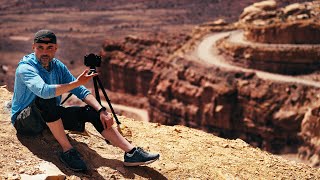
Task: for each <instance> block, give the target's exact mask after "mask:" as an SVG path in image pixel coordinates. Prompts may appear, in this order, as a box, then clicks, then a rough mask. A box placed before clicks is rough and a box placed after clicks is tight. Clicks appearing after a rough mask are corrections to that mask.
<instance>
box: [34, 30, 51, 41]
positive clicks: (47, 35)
mask: <svg viewBox="0 0 320 180" xmlns="http://www.w3.org/2000/svg"><path fill="white" fill-rule="evenodd" d="M33 42H34V43H45V44H48V43H52V44H57V37H56V35H55V34H54V33H53V32H52V31H51V30H47V29H42V30H40V31H38V32H37V33H36V34H35V35H34V40H33Z"/></svg>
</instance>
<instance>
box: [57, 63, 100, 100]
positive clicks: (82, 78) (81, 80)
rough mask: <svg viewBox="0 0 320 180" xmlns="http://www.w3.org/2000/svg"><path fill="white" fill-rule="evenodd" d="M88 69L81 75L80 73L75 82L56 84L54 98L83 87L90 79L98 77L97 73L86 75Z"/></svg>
mask: <svg viewBox="0 0 320 180" xmlns="http://www.w3.org/2000/svg"><path fill="white" fill-rule="evenodd" d="M88 72H89V69H86V70H85V71H83V73H81V74H80V75H79V77H78V78H77V80H75V81H72V82H70V83H67V84H57V85H56V93H55V95H56V96H60V95H61V94H63V93H66V92H69V91H71V90H72V89H74V88H76V87H78V86H80V85H84V84H86V83H87V82H88V81H89V80H90V79H91V78H93V77H94V76H96V75H98V73H92V74H90V75H89V74H88Z"/></svg>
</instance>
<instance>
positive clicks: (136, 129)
mask: <svg viewBox="0 0 320 180" xmlns="http://www.w3.org/2000/svg"><path fill="white" fill-rule="evenodd" d="M11 98H12V93H10V92H9V91H8V90H7V89H5V88H0V116H1V119H0V123H1V126H0V132H1V134H0V137H1V138H0V151H1V155H0V174H1V175H0V178H2V179H32V178H33V179H36V178H38V179H44V178H45V177H47V176H51V177H55V178H56V179H58V178H59V177H60V178H61V179H63V178H65V177H66V179H319V178H320V171H319V169H316V168H311V167H310V166H308V165H305V164H302V163H297V162H295V161H289V160H286V159H284V158H282V157H279V156H275V155H272V154H270V153H268V152H264V151H261V150H260V149H258V148H254V147H252V146H250V145H249V144H247V143H245V142H244V141H242V140H240V139H236V140H227V139H223V138H219V137H217V136H214V135H212V134H208V133H205V132H203V131H199V130H195V129H191V128H187V127H184V126H164V125H160V124H157V123H148V122H141V121H134V120H133V119H128V118H126V117H123V116H121V117H120V120H121V121H122V123H123V124H124V125H125V126H127V127H126V128H125V129H124V131H123V132H124V135H125V136H126V137H127V138H128V140H130V141H132V142H133V144H135V145H138V146H141V147H144V148H145V149H147V150H149V151H153V152H159V153H160V154H161V157H160V160H159V161H157V162H155V163H153V164H151V165H148V166H143V167H134V168H127V167H124V166H123V164H122V161H123V152H122V151H121V150H119V149H118V148H115V147H113V146H111V145H107V144H106V143H105V142H104V141H103V139H101V136H99V134H98V133H96V131H94V129H93V127H92V126H90V125H88V126H87V128H86V130H87V132H88V135H79V134H74V133H70V132H69V133H68V136H69V139H70V141H71V143H72V144H73V145H74V146H75V147H76V148H77V149H78V150H79V151H80V152H81V154H82V156H83V158H84V160H85V161H86V162H87V164H88V166H89V170H88V171H87V172H86V173H75V172H73V171H71V170H69V169H67V168H66V167H65V166H64V165H63V164H62V163H61V162H60V161H59V159H58V154H59V152H60V150H61V149H60V147H59V145H58V143H57V142H56V141H54V139H53V137H52V135H51V134H50V133H49V132H46V131H45V132H44V133H43V134H42V135H39V136H36V137H22V136H17V135H16V131H15V129H14V128H13V127H12V125H11V124H10V118H9V110H8V108H7V107H8V102H9V101H10V99H11Z"/></svg>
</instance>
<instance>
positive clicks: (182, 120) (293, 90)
mask: <svg viewBox="0 0 320 180" xmlns="http://www.w3.org/2000/svg"><path fill="white" fill-rule="evenodd" d="M268 2H269V1H268ZM270 2H271V1H270ZM256 6H257V8H258V7H259V8H260V9H262V10H263V11H264V10H268V11H270V10H274V9H275V7H274V4H272V3H270V4H268V5H263V3H261V4H258V5H257V4H256ZM285 9H287V10H286V13H287V14H290V13H291V11H292V10H289V8H285ZM312 12H313V11H312ZM249 14H250V13H249ZM293 14H294V13H293ZM243 16H244V15H243ZM244 17H247V15H246V16H244ZM253 21H254V20H253ZM241 23H244V22H241ZM245 23H249V20H248V22H245ZM311 26H312V25H311ZM206 27H207V28H209V29H210V30H208V29H207V30H205V28H206ZM223 27H226V30H230V29H232V28H234V27H235V26H228V25H226V24H225V22H223V21H222V20H220V21H217V22H215V23H207V24H206V25H203V26H200V27H199V28H198V29H197V31H195V32H197V33H200V34H201V32H200V31H202V30H203V31H205V32H213V31H214V32H216V30H217V31H221V30H222V29H223ZM198 35H199V34H191V35H176V36H170V37H167V38H166V37H164V36H161V35H159V36H156V37H148V38H140V37H139V38H138V37H127V38H126V39H125V40H124V41H123V42H111V41H107V42H106V43H105V44H104V46H103V51H102V53H101V54H102V55H103V59H104V61H103V64H102V69H103V71H102V75H103V76H104V77H106V78H105V80H104V83H105V85H106V87H107V88H108V89H110V90H112V91H114V92H120V93H129V94H131V95H135V96H136V97H134V98H133V99H132V100H131V101H135V99H136V98H139V97H146V98H147V101H148V102H147V105H146V106H144V107H147V108H148V111H149V116H150V120H151V121H152V122H159V123H161V124H168V125H176V124H179V125H185V126H189V127H193V128H197V129H202V130H204V131H207V132H210V133H214V134H217V135H219V136H221V137H227V138H241V139H243V140H245V141H247V142H249V143H250V144H252V145H254V146H257V147H260V148H262V149H265V150H268V151H270V152H274V153H283V152H297V151H298V148H299V147H300V150H299V151H300V152H301V154H303V153H305V152H308V153H305V154H307V155H305V156H304V157H305V158H306V159H310V160H311V159H313V160H312V161H314V163H313V165H315V166H316V165H318V164H317V163H318V162H320V159H319V158H318V159H317V158H316V156H313V155H314V154H316V153H315V152H316V151H317V150H316V149H314V150H311V149H312V147H315V146H316V145H315V143H314V142H313V141H312V143H310V142H311V141H309V140H308V139H310V138H308V136H311V137H313V136H314V135H313V134H311V135H310V133H309V134H308V133H307V134H306V133H305V132H304V130H303V129H304V128H305V127H306V126H307V125H305V124H308V123H305V121H306V120H303V119H304V117H305V116H306V115H305V114H306V113H307V109H308V108H310V107H312V108H314V107H316V102H318V101H319V97H318V96H317V94H319V92H320V89H319V88H316V87H313V86H306V85H303V84H299V83H284V82H280V81H271V80H264V79H260V78H258V77H257V76H256V75H255V73H247V72H242V71H229V70H225V69H223V68H219V67H215V66H208V65H204V64H203V63H198V62H196V61H197V59H196V58H194V57H193V58H192V56H191V55H190V54H192V51H193V49H192V45H195V43H194V41H193V38H194V37H196V38H197V39H199V38H201V37H204V36H205V34H201V36H198ZM191 42H192V43H191ZM227 42H228V41H223V40H222V41H221V42H220V44H223V43H224V44H223V46H219V44H218V46H219V48H220V49H221V50H223V51H224V52H231V53H233V54H232V55H231V56H233V58H234V59H236V60H237V61H241V60H242V59H243V58H244V59H245V58H247V59H250V58H252V59H253V58H255V59H258V60H260V62H262V63H260V64H259V63H257V64H258V65H259V67H261V68H262V70H269V71H271V72H283V73H286V74H299V73H304V72H310V71H313V70H317V67H318V66H317V64H313V63H315V61H316V59H317V57H318V56H319V54H318V53H319V51H318V50H319V47H318V46H312V47H311V48H310V47H306V46H301V47H300V46H298V45H297V47H298V48H297V47H296V46H295V45H292V46H290V47H289V46H281V47H280V48H279V46H277V45H275V46H273V45H270V46H267V47H262V48H259V47H260V46H259V43H255V44H254V42H251V43H253V45H252V44H249V45H250V46H244V47H241V46H240V48H238V46H237V47H233V45H234V44H227ZM242 43H243V42H242ZM182 44H189V45H191V46H190V47H189V51H188V50H187V48H186V47H185V46H183V45H182ZM245 45H247V44H245ZM182 49H183V51H182ZM182 52H183V53H184V55H183V54H182ZM185 54H187V55H185ZM261 54H262V55H261ZM229 56H230V55H229ZM287 57H291V58H292V59H289V60H288V59H287ZM277 58H278V59H277ZM308 58H309V59H308ZM270 59H273V60H275V62H279V61H280V62H282V61H283V62H284V63H283V64H282V65H280V66H279V65H278V66H276V67H273V66H271V67H270V66H266V67H264V66H265V64H263V62H266V63H268V60H270ZM291 60H292V62H291V63H293V64H292V66H290V63H288V61H291ZM308 60H309V61H310V64H308V63H307V62H306V61H308ZM294 63H296V65H297V66H294ZM299 63H300V64H299ZM301 63H305V64H304V65H301ZM242 64H243V62H242ZM311 65H312V66H313V65H315V66H314V67H311V68H309V69H307V71H305V68H306V67H308V66H311ZM248 67H249V68H250V67H251V66H250V65H249V66H248ZM263 67H264V68H265V69H263ZM312 68H314V69H312ZM256 69H259V68H256ZM119 101H121V100H119ZM305 134H306V135H305ZM301 157H302V156H301ZM311 157H313V158H311Z"/></svg>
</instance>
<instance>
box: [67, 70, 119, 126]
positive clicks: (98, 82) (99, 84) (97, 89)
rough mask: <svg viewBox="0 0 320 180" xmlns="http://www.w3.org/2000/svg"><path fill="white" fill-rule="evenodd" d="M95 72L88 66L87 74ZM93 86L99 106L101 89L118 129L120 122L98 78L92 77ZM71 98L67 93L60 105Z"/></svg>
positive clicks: (70, 94)
mask: <svg viewBox="0 0 320 180" xmlns="http://www.w3.org/2000/svg"><path fill="white" fill-rule="evenodd" d="M96 72H97V69H96V67H95V66H90V72H89V73H96ZM93 85H94V91H95V95H96V99H97V101H98V102H99V103H100V104H101V99H100V93H99V87H100V89H101V91H102V93H103V95H104V98H105V99H106V101H107V103H108V105H109V107H110V109H111V112H112V115H113V117H114V118H115V120H116V123H117V125H118V127H119V125H120V124H121V122H120V121H119V119H118V117H117V115H116V113H115V112H114V109H113V107H112V105H111V101H110V99H109V97H108V95H107V93H106V90H105V89H104V87H103V85H102V83H101V80H100V79H99V77H98V76H94V77H93ZM71 96H72V93H69V94H68V96H67V97H66V98H65V99H64V100H63V101H62V102H61V105H62V104H63V103H65V102H66V101H67V100H68V99H69V98H70V97H71ZM119 129H120V128H119Z"/></svg>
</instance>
